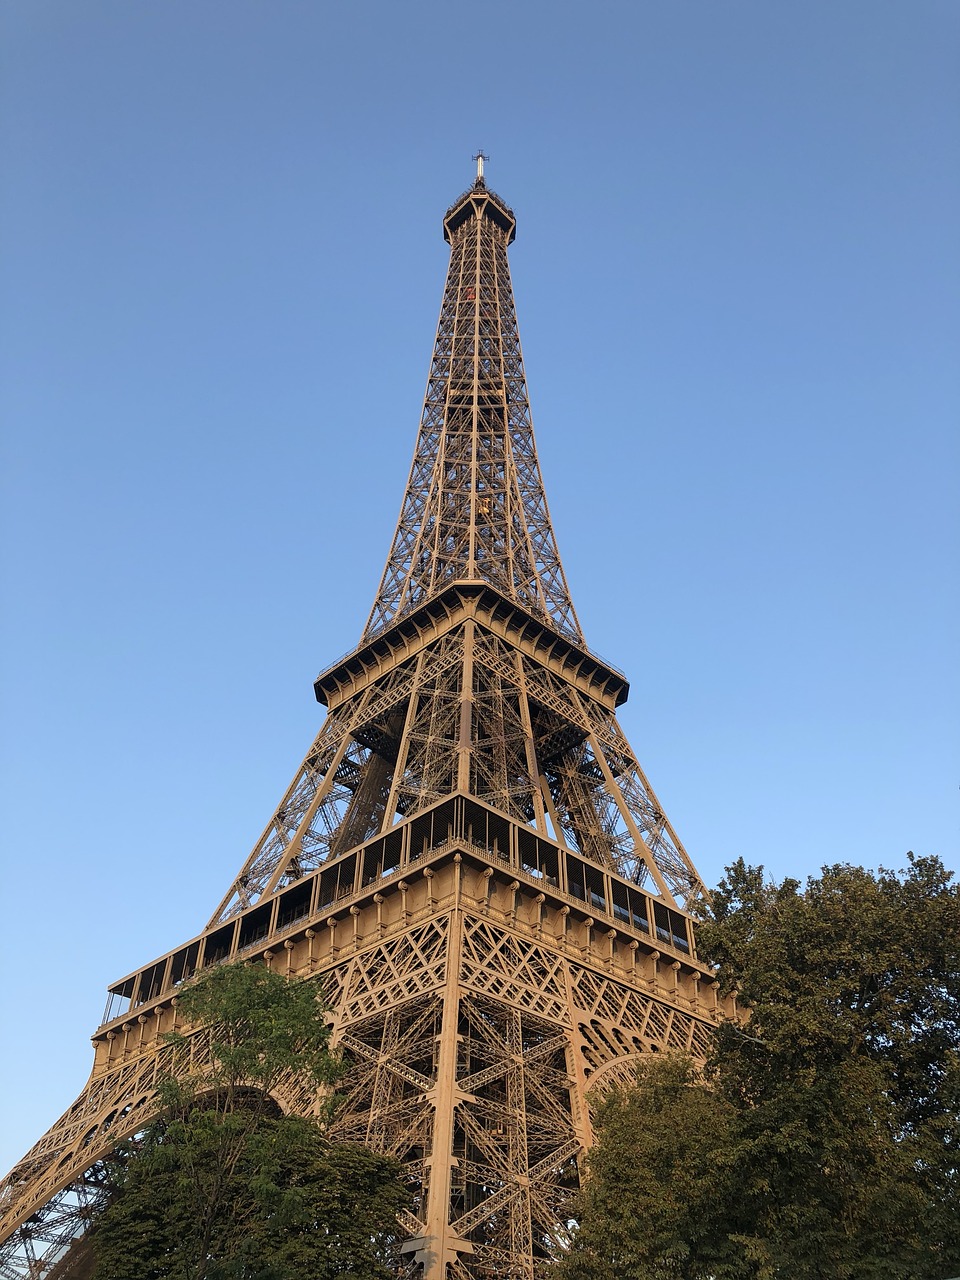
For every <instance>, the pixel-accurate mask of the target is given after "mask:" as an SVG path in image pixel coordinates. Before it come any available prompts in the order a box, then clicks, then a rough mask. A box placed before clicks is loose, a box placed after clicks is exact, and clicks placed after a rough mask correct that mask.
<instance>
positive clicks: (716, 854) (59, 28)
mask: <svg viewBox="0 0 960 1280" xmlns="http://www.w3.org/2000/svg"><path fill="white" fill-rule="evenodd" d="M0 44H2V51H0V56H2V68H0V86H2V87H0V94H2V100H0V121H2V123H0V163H2V170H3V172H4V175H5V177H4V182H3V190H2V193H0V232H2V240H3V244H4V245H5V249H4V257H3V261H2V266H0V277H2V278H0V298H2V302H0V308H2V314H0V321H2V335H0V337H2V344H0V347H2V350H0V388H2V389H0V406H2V414H3V446H2V449H3V456H2V476H3V478H2V485H3V492H2V509H3V516H2V518H3V530H2V546H3V553H2V558H3V585H2V599H3V606H4V609H3V612H4V621H3V632H2V655H0V656H2V664H0V669H2V697H3V708H2V714H3V759H2V769H3V798H2V800H3V820H2V832H3V844H4V854H3V856H4V860H5V875H4V880H3V883H4V885H5V887H6V888H7V890H8V894H7V895H5V896H6V908H5V915H4V927H3V931H2V932H3V943H4V947H5V950H6V958H5V961H4V974H5V978H4V984H3V1001H4V1011H3V1019H2V1022H0V1025H2V1027H3V1034H4V1036H5V1037H7V1039H8V1042H9V1043H8V1045H7V1046H6V1048H5V1050H4V1052H3V1054H2V1058H0V1099H2V1109H3V1112H4V1113H5V1114H4V1117H3V1125H2V1128H3V1140H2V1147H0V1164H2V1165H3V1169H4V1170H6V1169H7V1168H8V1167H9V1166H10V1165H11V1164H12V1163H13V1161H14V1160H15V1159H17V1158H18V1157H19V1156H20V1155H21V1154H22V1152H23V1151H24V1150H25V1149H26V1148H27V1147H28V1146H29V1145H30V1144H31V1143H32V1142H33V1141H34V1140H35V1139H36V1138H38V1137H40V1135H41V1134H42V1132H43V1131H44V1130H45V1129H46V1127H47V1126H48V1125H49V1124H50V1123H51V1122H52V1121H53V1120H55V1118H56V1117H57V1116H58V1115H59V1114H60V1112H61V1111H62V1110H63V1109H64V1108H65V1107H66V1106H67V1105H69V1103H71V1102H72V1101H73V1099H74V1097H75V1096H76V1095H77V1093H79V1091H80V1089H81V1088H82V1087H83V1085H84V1082H85V1081H86V1078H87V1074H88V1070H89V1065H90V1048H89V1044H88V1042H87V1039H88V1036H89V1035H90V1033H91V1032H92V1031H93V1030H94V1028H95V1027H96V1025H97V1023H98V1021H99V1019H100V1015H101V1011H102V1008H103V1001H104V994H105V988H106V985H107V984H108V983H109V982H111V981H113V980H115V979H116V978H119V977H121V976H123V975H124V974H125V973H127V972H128V971H129V970H131V969H133V968H135V967H137V966H139V965H141V964H143V963H145V962H146V961H148V960H150V959H152V958H153V957H154V956H156V955H159V954H162V953H163V952H164V951H166V950H168V949H169V948H171V947H173V946H175V945H176V944H178V943H180V942H182V941H184V940H185V939H187V938H189V937H191V936H192V935H193V934H195V933H196V932H197V931H198V930H199V929H200V928H201V927H202V926H203V924H204V923H205V922H206V920H207V918H208V916H209V915H210V913H211V911H212V910H213V908H214V907H215V905H216V903H217V902H218V901H219V899H220V897H221V895H222V893H223V892H224V890H225V889H226V887H227V886H228V884H229V883H230V881H231V880H232V879H233V877H234V875H235V874H236V872H237V870H238V869H239V867H240V865H241V864H242V862H243V860H244V858H245V857H246V855H247V853H248V852H249V849H250V847H251V846H252V844H253V843H254V841H255V840H256V838H257V837H258V835H259V833H260V831H261V829H262V827H263V826H264V824H265V823H266V821H267V819H268V818H269V817H270V815H271V814H272V812H273V808H274V806H275V804H276V803H277V801H278V800H279V798H280V796H281V794H282V792H283V790H284V788H285V787H286V785H287V783H288V781H289V779H290V777H291V776H292V774H293V772H294V770H295V768H296V766H297V765H298V763H299V761H300V759H301V757H302V755H303V753H304V751H305V750H306V747H307V745H308V743H309V742H310V740H311V739H312V737H313V735H314V733H315V732H316V729H317V727H318V725H319V722H320V715H321V709H320V708H319V707H318V706H317V705H316V703H315V702H314V700H313V694H312V688H311V684H312V680H313V677H314V676H315V675H316V673H317V671H318V670H319V669H320V668H322V667H325V666H326V665H328V663H330V662H331V661H332V660H333V659H334V658H336V657H337V656H338V655H339V654H341V653H342V652H344V651H345V650H348V649H350V648H352V647H353V645H354V644H355V642H356V640H357V639H358V637H359V634H360V630H361V628H362V625H363V623H364V621H365V618H366V615H367V611H368V609H369V606H370V603H371V600H372V597H373V594H374V591H375V589H376V585H377V582H378V580H379V575H380V571H381V568H382V564H383V559H384V557H385V555H386V552H387V548H388V545H389V542H390V537H391V534H392V531H393V527H394V522H395V519H396V515H397V512H398V509H399V505H400V498H401V492H402V488H403V484H404V482H405V478H406V471H407V467H408V465H409V459H410V454H411V451H412V448H413V442H414V436H415V432H416V428H417V423H418V419H419V411H420V401H421V398H422V394H423V387H424V383H425V379H426V373H427V364H428V360H429V356H430V351H431V345H432V340H433V335H434V329H435V325H436V317H437V312H438V308H439V302H440V291H441V288H442V283H443V277H444V272H445V269H446V261H447V249H446V246H445V245H444V243H443V240H442V237H441V227H440V222H441V217H442V214H443V211H444V209H445V208H446V207H447V205H448V204H449V203H450V202H451V201H452V200H453V199H454V198H455V197H456V196H457V195H458V194H459V193H460V192H461V191H462V190H463V189H464V188H465V187H466V186H468V185H469V183H470V181H471V178H472V173H473V166H472V163H471V160H470V157H471V154H472V153H473V152H474V151H476V149H477V148H478V147H482V148H483V149H484V150H485V151H486V152H487V153H488V155H489V156H490V157H491V159H490V163H489V165H488V167H487V177H488V179H489V182H490V185H491V186H492V187H493V188H494V189H495V190H496V191H498V192H499V193H500V194H501V195H502V196H503V197H504V199H505V200H506V201H507V202H508V203H509V204H511V205H512V206H513V208H514V209H515V210H516V213H517V217H518V221H519V229H518V235H517V241H516V244H515V245H514V247H513V249H512V250H511V261H512V266H513V279H514V286H515V291H516V296H517V304H518V310H519V317H520V327H521V335H522V338H523V342H524V350H525V355H526V363H527V375H528V380H529V386H530V393H531V400H532V403H533V410H534V421H535V425H536V430H537V437H538V443H539V450H540V460H541V464H542V468H543V472H544V477H545V481H546V485H547V490H548V494H549V498H550V502H551V507H552V511H553V518H554V524H555V528H556V533H557V538H558V542H559V546H560V551H561V554H562V556H563V558H564V562H565V565H566V568H567V573H568V577H569V580H570V584H571V589H572V591H573V595H574V599H575V601H576V605H577V608H578V611H579V614H580V619H581V622H582V623H583V626H584V630H585V632H586V635H587V638H588V641H589V643H590V644H591V646H592V647H593V648H595V649H596V650H597V651H598V652H599V653H601V654H603V655H605V656H607V657H608V658H609V659H610V660H611V661H613V662H615V663H616V664H617V665H619V666H621V667H622V668H624V669H625V670H626V672H627V674H628V676H629V677H630V679H631V682H632V694H631V698H630V701H629V703H628V705H627V706H626V707H625V708H624V711H623V715H622V723H623V725H624V727H625V729H626V731H627V734H628V736H629V737H630V739H631V742H632V743H633V746H634V748H635V750H636V752H637V754H638V756H639V758H640V760H641V762H642V764H643V766H644V768H645V769H646V771H647V773H648V775H649V777H650V780H651V782H652V784H653V786H654V788H655V789H656V790H657V792H658V794H659V796H660V799H661V801H662V803H663V805H664V808H665V810H666V812H667V813H668V814H669V815H670V817H671V819H672V821H673V824H674V826H675V827H676V829H677V831H678V832H679V834H680V837H681V839H683V841H684V842H685V844H686V846H687V848H688V850H689V852H690V854H691V856H692V857H693V859H694V861H695V862H696V863H697V865H698V867H699V869H700V871H701V873H702V875H703V877H704V878H705V879H706V881H707V882H708V883H715V882H716V880H717V879H718V878H719V876H720V875H721V874H722V870H723V867H724V865H725V864H727V863H728V862H729V861H731V860H732V859H733V858H734V857H737V856H739V855H742V856H743V857H745V858H746V859H747V860H748V861H750V862H761V863H763V864H765V866H766V867H767V868H768V869H769V871H770V872H771V874H773V875H776V876H778V877H782V876H784V875H788V874H789V875H796V876H799V877H801V878H802V877H804V876H806V875H808V874H811V873H814V872H816V870H817V869H818V868H819V867H820V866H821V865H822V864H823V863H825V862H833V861H840V860H846V861H851V862H855V863H864V864H866V865H869V866H876V865H877V864H884V865H887V866H900V865H902V864H903V862H904V856H905V853H906V851H907V850H908V849H914V850H916V851H917V852H922V853H936V854H940V855H942V856H943V857H944V859H945V860H946V861H947V863H948V864H949V865H951V866H954V867H956V866H957V865H958V863H960V856H958V841H957V808H958V799H960V791H958V784H960V760H958V755H960V751H958V706H960V693H958V668H960V664H958V661H957V654H958V598H957V568H958V559H960V557H958V523H957V491H958V480H960V459H958V436H960V433H958V424H960V367H958V366H960V361H958V352H960V287H958V286H960V251H958V250H960V237H958V234H957V228H958V225H960V158H958V157H960V146H958V143H960V125H958V121H960V80H958V77H957V74H956V71H957V66H958V54H960V5H957V3H956V0H902V2H898V3H889V2H888V0H844V2H843V3H840V4H838V3H836V0H803V3H793V4H787V3H783V4H772V3H770V0H722V2H718V0H669V2H667V0H656V2H653V0H594V3H592V4H590V5H587V4H586V3H580V4H569V3H564V0H551V2H550V3H546V2H545V0H509V2H507V0H488V2H487V3H486V4H483V5H466V4H463V5H458V4H456V3H453V4H451V3H450V0H445V2H444V3H442V4H441V3H436V2H435V0H409V2H408V3H406V4H399V3H396V2H395V0H391V2H390V3H386V2H385V0H376V2H371V0H359V2H357V3H353V4H348V5H343V4H338V5H334V4H332V3H324V2H323V0H162V2H161V0H83V2H82V3H78V2H77V0H5V2H4V3H3V5H2V6H0Z"/></svg>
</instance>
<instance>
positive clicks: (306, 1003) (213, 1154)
mask: <svg viewBox="0 0 960 1280" xmlns="http://www.w3.org/2000/svg"><path fill="white" fill-rule="evenodd" d="M179 1008H180V1010H181V1012H182V1013H183V1014H184V1016H185V1017H186V1018H187V1019H188V1020H189V1021H190V1022H191V1023H193V1024H194V1025H202V1026H204V1027H205V1028H206V1032H205V1034H208V1035H209V1037H210V1058H211V1063H212V1067H211V1070H210V1071H209V1072H204V1074H203V1075H202V1076H201V1077H198V1078H196V1079H188V1080H186V1081H173V1080H169V1081H166V1082H165V1083H164V1084H163V1086H162V1090H161V1092H162V1098H163V1103H164V1106H163V1110H162V1113H161V1115H160V1117H159V1118H158V1119H157V1120H156V1121H154V1122H153V1123H152V1124H150V1125H148V1126H147V1128H146V1129H145V1131H144V1132H143V1133H142V1134H140V1135H139V1136H138V1137H137V1139H136V1140H135V1141H133V1142H132V1143H130V1144H128V1145H127V1147H126V1148H125V1149H124V1150H122V1151H121V1152H119V1153H118V1155H117V1157H116V1158H115V1159H114V1160H113V1161H112V1162H111V1165H110V1169H109V1180H110V1195H109V1199H108V1202H107V1205H106V1208H105V1209H104V1211H103V1212H102V1214H101V1215H100V1217H99V1218H98V1219H97V1222H96V1223H95V1225H94V1228H93V1231H92V1233H91V1242H92V1246H93V1253H94V1257H95V1260H96V1261H95V1271H94V1273H93V1274H94V1277H95V1280H301V1277H310V1280H333V1278H334V1277H339V1278H341V1280H343V1278H347V1280H386V1277H388V1276H390V1275H393V1274H395V1261H396V1248H397V1240H396V1215H397V1211H398V1210H399V1209H400V1208H401V1207H403V1206H404V1205H405V1204H406V1203H407V1201H408V1198H409V1196H408V1192H407V1190H406V1188H405V1187H404V1185H403V1183H402V1181H401V1178H400V1167H399V1165H398V1164H397V1163H396V1162H395V1161H393V1160H392V1159H390V1158H388V1157H385V1156H380V1155H377V1154H376V1153H374V1152H371V1151H368V1150H366V1149H365V1148H363V1147H357V1146H352V1145H346V1144H335V1143H331V1142H330V1141H328V1139H327V1137H326V1136H325V1133H324V1129H323V1125H322V1122H321V1118H320V1117H317V1118H312V1117H302V1116H294V1115H289V1116H285V1115H283V1114H282V1113H281V1111H280V1109H279V1107H278V1106H277V1104H276V1102H275V1101H274V1100H273V1097H272V1093H273V1091H275V1090H276V1089H277V1087H278V1086H279V1085H280V1084H281V1083H283V1084H284V1085H285V1087H286V1088H287V1089H290V1088H294V1089H296V1088H301V1089H310V1090H312V1091H313V1092H315V1093H316V1091H317V1090H319V1089H322V1088H323V1087H324V1086H329V1085H330V1084H331V1082H333V1081H334V1080H335V1079H336V1077H337V1075H338V1074H339V1064H338V1062H337V1061H336V1059H335V1058H334V1057H333V1056H331V1054H330V1053H329V1050H328V1041H329V1030H328V1028H327V1025H326V1021H325V1016H324V1009H323V1006H322V1005H321V1004H320V1003H319V1002H318V1001H317V998H316V989H315V987H313V986H312V985H311V984H306V983H295V982H288V981H286V980H285V979H284V978H282V977H280V976H279V975H277V974H273V973H271V972H269V971H268V970H267V969H265V968H263V967H262V966H242V965H230V966H224V967H222V968H219V969H216V970H213V971H212V972H211V973H210V974H208V975H205V976H204V977H203V978H202V979H201V980H200V981H199V982H198V983H197V984H196V985H195V986H193V987H191V988H189V989H188V990H186V991H185V992H184V993H183V994H182V996H181V997H180V1001H179ZM174 1039H183V1038H181V1037H174Z"/></svg>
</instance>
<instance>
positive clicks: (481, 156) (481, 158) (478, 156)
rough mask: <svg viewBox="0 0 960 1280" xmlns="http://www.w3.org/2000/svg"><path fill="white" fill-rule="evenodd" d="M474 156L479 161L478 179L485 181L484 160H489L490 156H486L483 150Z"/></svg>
mask: <svg viewBox="0 0 960 1280" xmlns="http://www.w3.org/2000/svg"><path fill="white" fill-rule="evenodd" d="M473 158H474V160H476V162H477V181H478V182H482V181H483V162H484V160H489V159H490V157H489V156H485V155H484V154H483V152H482V151H478V152H477V154H476V155H475V156H474V157H473Z"/></svg>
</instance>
